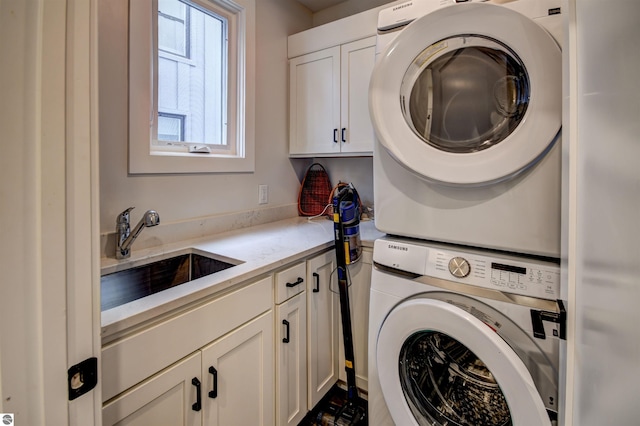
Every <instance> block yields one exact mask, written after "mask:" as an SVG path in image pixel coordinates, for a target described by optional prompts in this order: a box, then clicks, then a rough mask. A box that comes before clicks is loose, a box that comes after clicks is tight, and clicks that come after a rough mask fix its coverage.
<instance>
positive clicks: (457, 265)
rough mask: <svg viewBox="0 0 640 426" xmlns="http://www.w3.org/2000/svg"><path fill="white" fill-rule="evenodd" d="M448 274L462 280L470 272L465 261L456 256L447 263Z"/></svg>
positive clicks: (469, 266)
mask: <svg viewBox="0 0 640 426" xmlns="http://www.w3.org/2000/svg"><path fill="white" fill-rule="evenodd" d="M449 272H451V275H453V276H454V277H456V278H464V277H466V276H467V275H469V273H470V272H471V265H469V262H468V261H467V259H465V258H463V257H459V256H456V257H454V258H453V259H451V260H450V261H449Z"/></svg>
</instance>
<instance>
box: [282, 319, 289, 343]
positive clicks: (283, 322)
mask: <svg viewBox="0 0 640 426" xmlns="http://www.w3.org/2000/svg"><path fill="white" fill-rule="evenodd" d="M282 324H284V326H285V327H286V333H285V336H286V337H283V338H282V343H289V321H287V320H282Z"/></svg>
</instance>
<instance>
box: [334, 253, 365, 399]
mask: <svg viewBox="0 0 640 426" xmlns="http://www.w3.org/2000/svg"><path fill="white" fill-rule="evenodd" d="M372 266H373V251H372V249H370V248H366V247H365V248H363V250H362V257H361V258H360V260H359V261H358V262H357V263H354V264H352V265H349V266H348V268H349V276H350V277H351V286H349V305H350V308H351V333H352V335H353V353H354V363H355V367H356V385H357V386H358V388H360V389H362V390H364V391H367V390H368V386H369V382H368V369H369V352H368V341H369V339H368V335H369V292H370V290H371V268H372ZM339 329H340V338H339V342H340V351H339V354H340V355H339V356H340V359H344V344H343V338H342V322H340V328H339ZM340 380H343V381H346V380H347V373H346V372H345V370H344V368H343V369H341V370H340Z"/></svg>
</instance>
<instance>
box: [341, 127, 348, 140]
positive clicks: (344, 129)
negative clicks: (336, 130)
mask: <svg viewBox="0 0 640 426" xmlns="http://www.w3.org/2000/svg"><path fill="white" fill-rule="evenodd" d="M346 131H347V128H346V127H343V128H342V142H346V141H347V139H346V138H345V132H346Z"/></svg>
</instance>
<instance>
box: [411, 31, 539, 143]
mask: <svg viewBox="0 0 640 426" xmlns="http://www.w3.org/2000/svg"><path fill="white" fill-rule="evenodd" d="M401 90H402V98H403V102H406V101H407V100H408V106H407V105H406V104H405V105H404V106H405V108H404V114H405V119H406V120H407V123H408V124H409V125H410V127H411V128H412V129H413V131H414V132H415V133H416V135H418V136H419V137H420V138H421V139H423V140H424V141H425V142H426V143H428V144H430V145H432V146H434V147H436V148H438V149H440V150H443V151H447V152H455V153H469V152H476V151H481V150H484V149H487V148H489V147H491V146H493V145H495V144H497V143H500V142H501V141H503V140H504V139H506V138H507V137H508V136H509V135H510V134H511V133H512V132H513V131H514V130H515V128H516V127H517V126H518V124H520V122H521V121H522V119H523V118H524V115H525V112H526V110H527V107H528V104H529V96H530V91H529V79H528V76H527V71H526V69H525V67H524V64H523V63H522V61H521V60H520V59H519V58H518V57H517V56H516V54H515V53H514V52H513V51H511V50H510V49H509V48H508V47H507V46H505V45H503V44H502V43H500V42H498V41H496V40H493V39H489V38H486V37H480V36H457V37H454V38H450V39H446V40H442V41H440V42H438V43H435V44H433V45H431V46H429V47H428V48H427V49H425V50H424V51H423V52H422V53H421V54H420V55H419V56H418V57H417V58H416V60H415V61H414V63H413V64H412V65H411V67H410V68H409V69H408V71H407V73H406V75H405V77H404V80H403V88H402V89H401Z"/></svg>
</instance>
